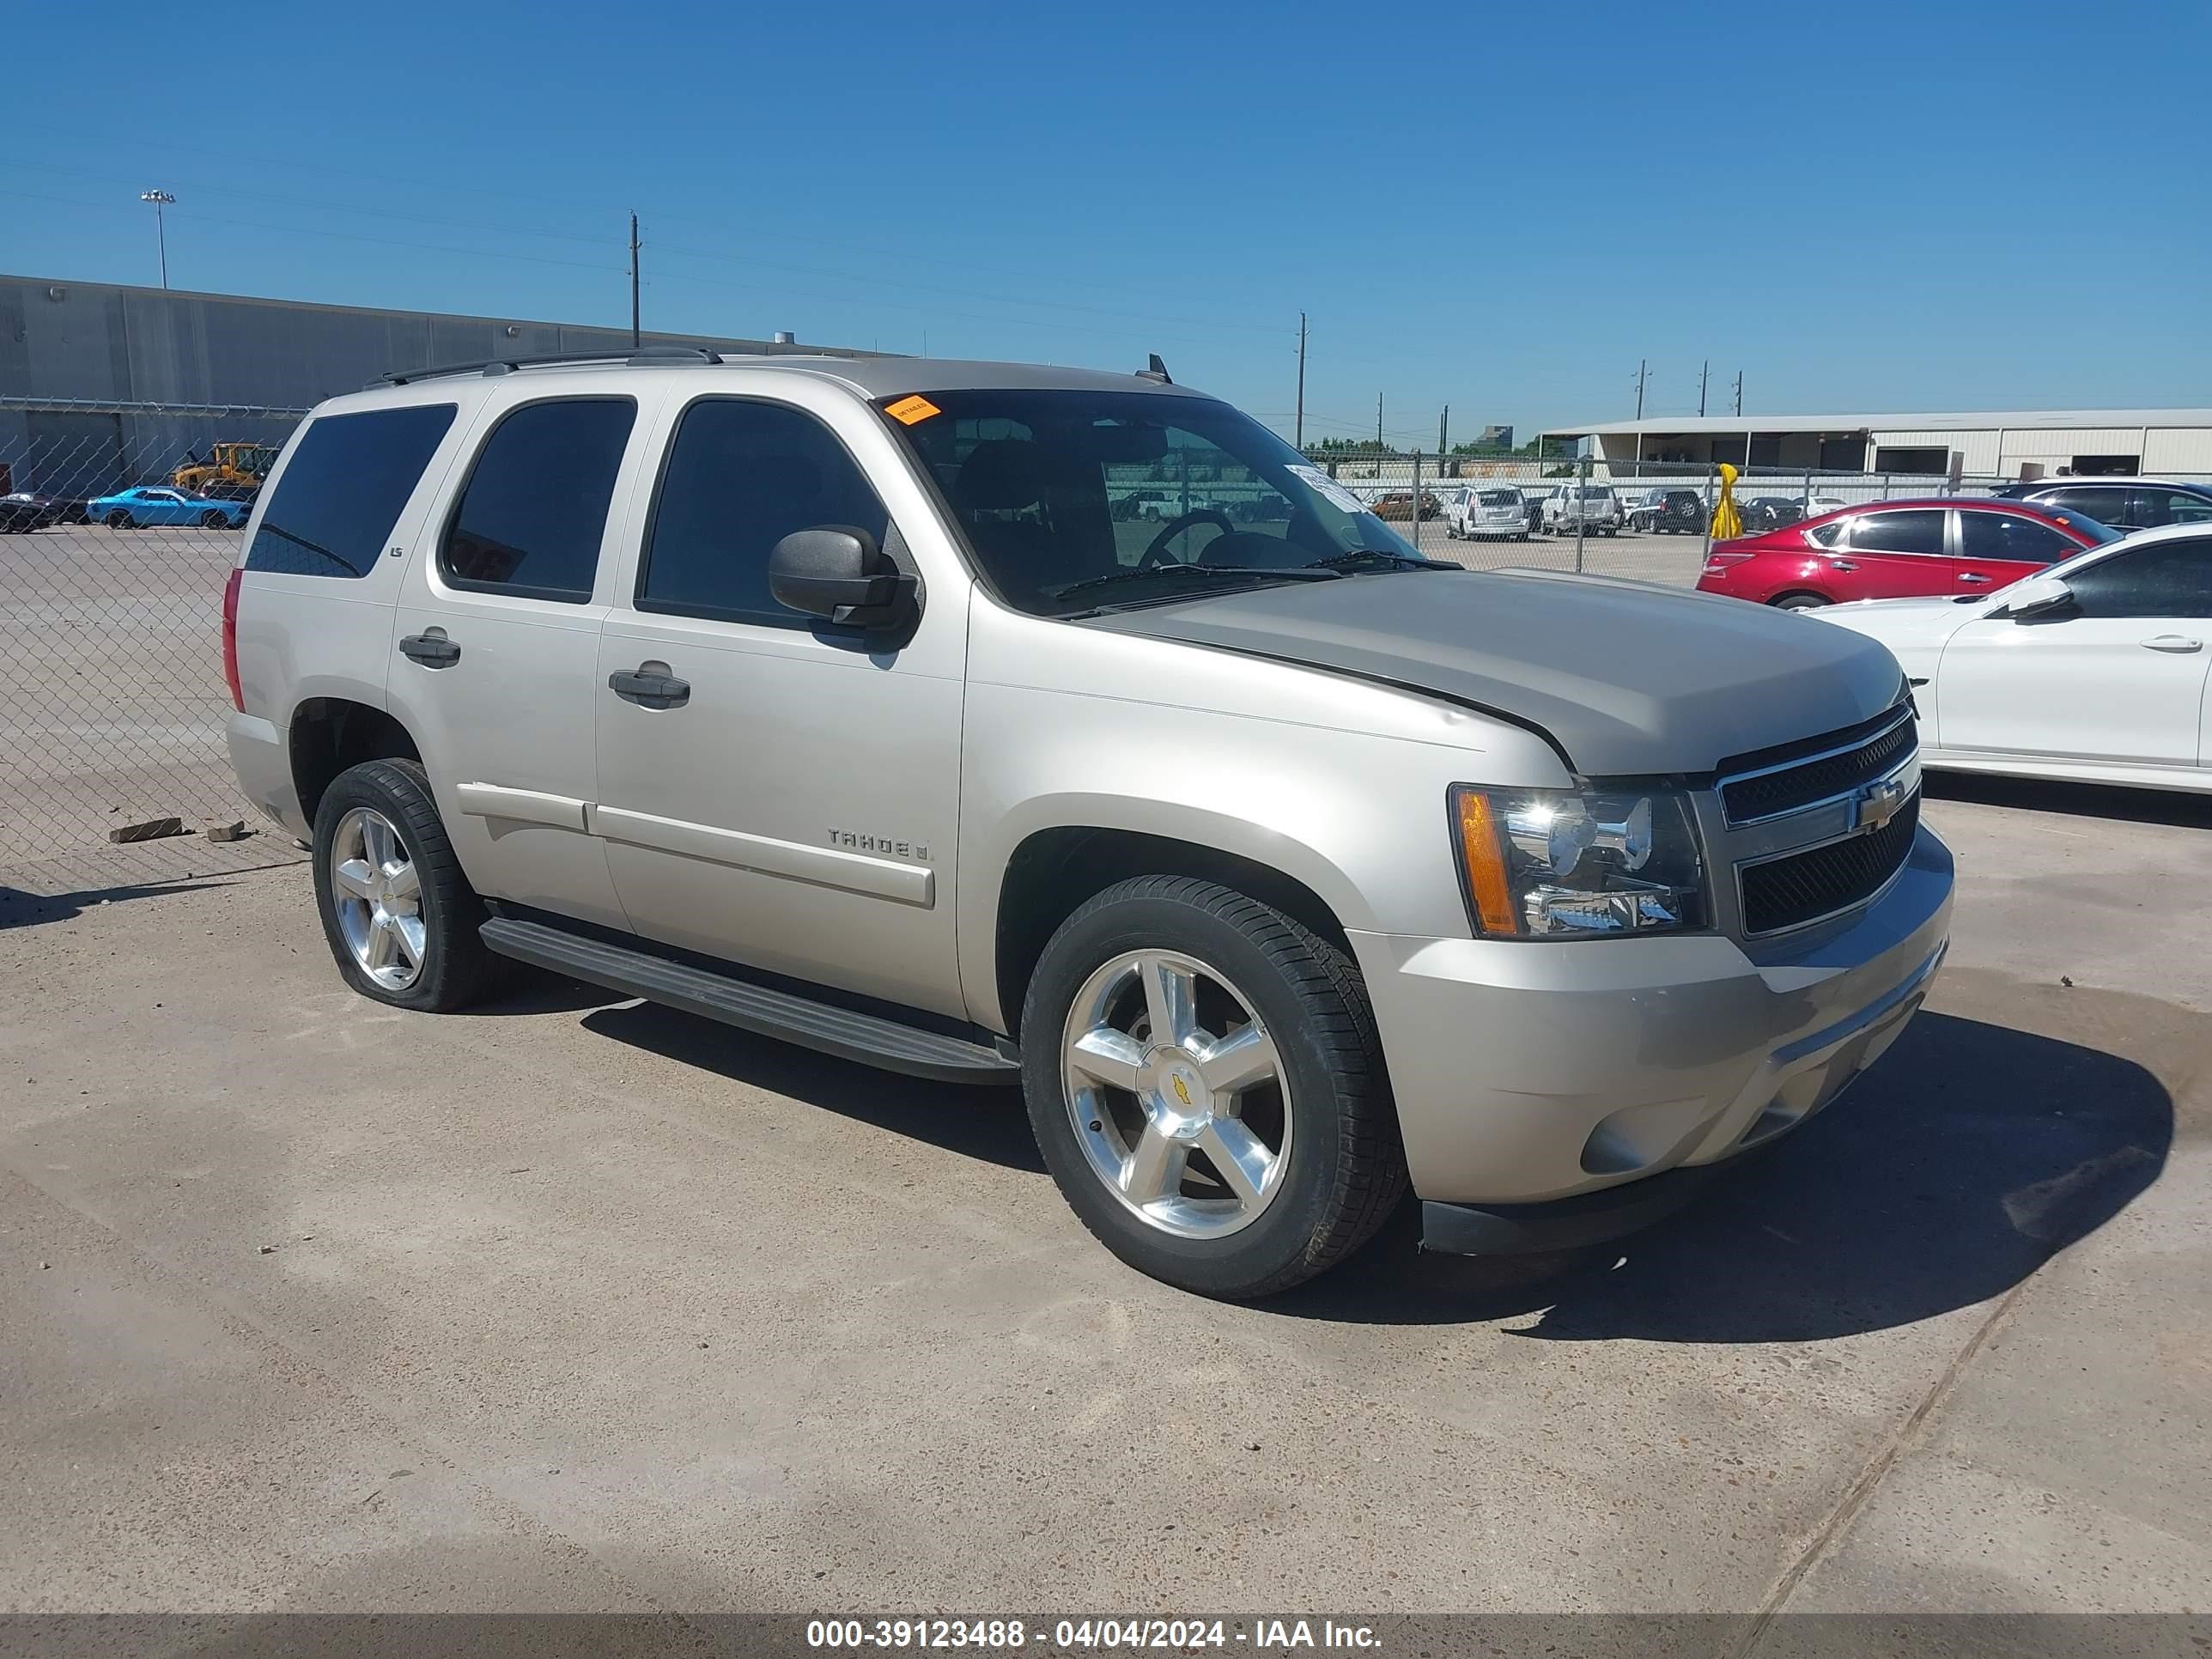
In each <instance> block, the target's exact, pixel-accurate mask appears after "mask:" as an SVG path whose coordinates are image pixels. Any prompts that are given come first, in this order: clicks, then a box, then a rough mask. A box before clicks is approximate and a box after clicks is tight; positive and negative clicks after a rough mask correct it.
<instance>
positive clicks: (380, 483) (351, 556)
mask: <svg viewBox="0 0 2212 1659" xmlns="http://www.w3.org/2000/svg"><path fill="white" fill-rule="evenodd" d="M454 412H455V405H453V404H413V405H411V406H410V407H408V408H405V409H372V410H363V411H362V413H360V414H358V415H325V416H322V417H321V418H319V419H318V420H316V421H313V422H310V423H309V425H308V427H307V430H306V431H305V432H304V433H302V434H301V435H300V442H299V447H297V448H295V449H294V450H293V452H292V459H290V460H289V461H288V462H286V463H285V465H284V477H283V479H282V480H281V481H279V483H277V485H276V494H275V495H271V496H270V498H269V505H268V506H267V507H264V508H263V509H262V513H261V525H260V527H259V528H258V530H256V531H255V532H254V533H253V544H252V546H251V547H249V548H247V549H246V568H247V569H248V570H272V571H276V572H279V573H281V574H284V575H288V576H366V575H367V574H368V573H369V572H370V571H371V570H373V569H374V568H376V561H377V558H378V556H380V554H381V553H382V552H383V551H384V544H385V543H386V540H387V539H388V538H390V537H391V534H392V526H394V525H396V524H398V522H399V514H400V513H401V512H402V510H403V509H404V508H405V507H406V505H407V498H408V497H409V496H410V495H413V494H414V493H415V484H416V480H418V479H419V478H421V477H422V469H423V468H424V467H425V466H426V465H428V464H429V460H430V457H431V456H432V455H433V454H434V453H436V451H437V447H438V444H439V441H440V440H441V439H442V438H444V437H445V435H446V432H447V428H450V427H451V426H452V425H453V415H454Z"/></svg>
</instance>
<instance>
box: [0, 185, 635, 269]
mask: <svg viewBox="0 0 2212 1659" xmlns="http://www.w3.org/2000/svg"><path fill="white" fill-rule="evenodd" d="M0 196H6V197H13V198H14V199H15V200H17V201H24V202H47V203H52V204H56V205H58V206H61V207H76V208H91V209H93V210H94V211H96V212H101V213H112V212H122V213H127V212H130V211H131V209H129V208H127V207H125V206H124V205H123V204H121V203H118V202H87V201H82V200H79V199H77V198H76V197H67V196H41V195H39V194H37V193H36V192H35V191H27V190H0ZM177 217H179V219H191V220H196V221H197V222H200V223H202V224H208V225H228V226H231V227H232V228H235V229H240V230H266V231H271V232H274V233H275V234H277V235H280V236H329V237H335V238H337V240H341V241H347V242H373V243H375V244H377V245H378V246H383V247H405V248H414V249H416V250H418V251H420V252H425V253H459V254H463V255H465V256H467V257H469V258H477V259H519V260H521V261H522V262H524V263H525V264H533V265H565V266H567V267H568V269H570V270H597V271H609V270H611V271H616V272H617V273H618V272H619V271H620V270H621V267H620V266H619V265H595V264H587V263H586V262H585V261H583V260H581V259H556V258H550V257H548V256H547V255H544V254H541V253H512V252H501V251H500V250H497V249H493V248H478V247H452V246H446V245H444V244H442V243H437V242H412V241H406V240H402V239H400V238H398V237H394V236H368V235H364V234H362V233H361V232H359V231H355V230H318V229H316V228H313V227H311V226H307V225H271V224H265V223H263V222H260V221H258V220H254V219H231V218H226V217H224V216H221V215H218V214H213V213H179V215H177Z"/></svg>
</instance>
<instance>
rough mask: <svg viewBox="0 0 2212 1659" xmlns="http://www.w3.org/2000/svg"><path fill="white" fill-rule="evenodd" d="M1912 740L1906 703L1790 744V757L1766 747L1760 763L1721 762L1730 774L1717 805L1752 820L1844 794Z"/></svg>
mask: <svg viewBox="0 0 2212 1659" xmlns="http://www.w3.org/2000/svg"><path fill="white" fill-rule="evenodd" d="M1918 742H1919V735H1918V730H1917V725H1916V723H1915V721H1914V720H1913V716H1912V709H1911V705H1909V704H1907V705H1904V706H1901V707H1899V708H1893V709H1891V710H1889V711H1888V712H1887V713H1886V714H1878V715H1876V716H1875V718H1874V719H1873V720H1869V721H1867V722H1865V723H1864V724H1863V725H1861V726H1856V727H1852V728H1849V729H1846V730H1844V731H1842V732H1831V733H1830V734H1828V735H1827V736H1826V737H1825V738H1810V739H1808V740H1807V741H1806V742H1805V743H1803V744H1793V745H1791V747H1792V748H1794V749H1796V750H1799V751H1800V752H1799V753H1797V754H1796V755H1794V756H1792V755H1790V754H1789V752H1788V751H1787V750H1781V751H1776V750H1768V751H1766V752H1767V753H1768V754H1769V755H1771V757H1772V758H1771V761H1770V762H1769V763H1768V764H1766V765H1765V766H1753V768H1752V769H1749V770H1742V769H1737V768H1738V767H1740V766H1741V763H1737V767H1731V766H1725V765H1724V766H1723V768H1722V771H1723V773H1724V774H1728V773H1731V772H1732V773H1733V775H1724V776H1723V778H1722V780H1721V786H1720V790H1721V808H1722V810H1723V811H1724V812H1726V813H1727V815H1728V821H1729V823H1731V824H1746V823H1758V822H1759V820H1761V819H1762V818H1771V817H1779V816H1780V815H1781V814H1783V813H1784V812H1795V811H1799V810H1801V809H1802V808H1804V807H1807V806H1810V805H1814V804H1816V803H1817V802H1820V801H1824V800H1832V799H1835V798H1836V797H1838V796H1839V795H1848V794H1850V793H1851V792H1852V791H1853V790H1855V789H1857V788H1858V787H1861V786H1862V785H1863V784H1867V783H1871V782H1872V781H1874V780H1875V779H1876V778H1879V777H1882V776H1885V775H1887V774H1888V773H1889V772H1891V771H1892V770H1893V769H1895V768H1896V766H1897V764H1898V763H1899V762H1900V761H1902V760H1903V759H1904V758H1905V757H1906V756H1907V755H1909V754H1911V752H1912V750H1914V749H1915V748H1917V746H1918ZM1744 758H1745V760H1746V761H1752V762H1756V761H1757V760H1759V758H1760V757H1759V756H1756V755H1753V756H1747V757H1744Z"/></svg>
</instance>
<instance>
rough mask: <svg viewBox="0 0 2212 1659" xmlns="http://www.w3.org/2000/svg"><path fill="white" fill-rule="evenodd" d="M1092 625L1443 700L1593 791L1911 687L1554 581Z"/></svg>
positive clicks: (1433, 579)
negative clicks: (1502, 725) (1558, 755)
mask: <svg viewBox="0 0 2212 1659" xmlns="http://www.w3.org/2000/svg"><path fill="white" fill-rule="evenodd" d="M1083 625H1084V626H1086V627H1091V628H1099V629H1110V630H1113V631H1115V632H1118V633H1124V634H1139V635H1146V636H1149V637H1151V638H1154V639H1166V640H1180V641H1184V642H1186V643H1188V644H1191V645H1201V646H1212V647H1216V648H1218V649H1220V650H1225V651H1241V652H1245V653H1250V654H1252V655H1255V656H1261V657H1270V658H1274V659H1279V660H1285V661H1291V662H1298V663H1305V664H1310V665H1312V666H1314V667H1316V668H1323V669H1328V670H1332V671H1335V672H1338V673H1344V674H1351V675H1355V676H1357V677H1358V678H1363V679H1370V680H1378V681H1383V682H1387V683H1389V684H1398V685H1403V686H1407V687H1409V688H1412V689H1413V690H1425V691H1429V692H1433V693H1434V694H1436V695H1437V696H1441V697H1443V698H1446V699H1449V701H1451V702H1459V703H1465V704H1473V705H1474V706H1477V707H1479V708H1485V709H1489V710H1492V711H1494V712H1496V713H1498V714H1503V715H1505V716H1507V717H1508V718H1510V719H1512V720H1516V721H1517V722H1519V723H1522V724H1525V725H1530V726H1536V727H1538V728H1540V729H1541V731H1543V732H1545V733H1546V734H1547V736H1548V737H1550V738H1551V739H1552V740H1553V743H1554V744H1557V745H1558V746H1559V748H1560V749H1561V750H1564V751H1565V754H1566V756H1567V757H1568V760H1569V763H1570V764H1571V766H1572V767H1573V769H1575V770H1577V771H1578V772H1580V773H1582V774H1583V775H1586V776H1590V777H1607V776H1623V775H1633V774H1638V773H1647V772H1707V771H1711V769H1713V768H1714V767H1715V766H1717V764H1718V763H1720V762H1721V761H1723V759H1726V758H1728V757H1732V756H1735V755H1743V754H1748V753H1750V752H1751V751H1752V750H1758V749H1766V748H1771V747H1772V746H1773V745H1775V744H1783V743H1790V742H1795V741H1796V739H1798V738H1808V737H1813V736H1816V735H1818V734H1820V733H1821V732H1832V731H1834V730H1836V729H1837V728H1838V727H1840V726H1852V725H1856V724H1857V722H1859V721H1861V720H1868V719H1871V718H1872V717H1873V716H1874V715H1875V714H1880V713H1881V711H1882V710H1883V709H1885V708H1888V707H1889V706H1890V705H1891V704H1892V703H1893V702H1896V701H1897V696H1898V693H1899V690H1901V689H1902V687H1903V683H1904V676H1903V674H1902V673H1901V672H1900V671H1899V668H1898V665H1897V659H1895V658H1894V657H1893V656H1891V655H1890V653H1889V652H1888V651H1887V649H1885V648H1884V647H1882V646H1881V645H1880V644H1878V643H1876V642H1875V641H1872V640H1869V639H1868V638H1865V637H1864V636H1863V635H1858V634H1856V633H1854V632H1852V631H1851V630H1850V629H1843V628H1836V627H1832V626H1831V625H1830V624H1828V623H1824V622H1820V621H1817V620H1815V619H1814V617H1813V616H1811V615H1801V614H1798V613H1795V612H1791V611H1774V610H1771V609H1769V608H1768V607H1766V606H1765V605H1748V604H1746V603H1745V602H1744V601H1743V600H1741V599H1723V598H1718V597H1716V596H1713V595H1711V594H1705V593H1696V592H1686V591H1685V590H1682V589H1680V588H1668V587H1656V586H1650V584H1647V583H1644V582H1631V581H1620V580H1613V579H1610V578H1607V577H1599V576H1571V575H1565V574H1553V573H1550V572H1545V571H1496V572H1481V573H1474V572H1469V573H1467V574H1441V573H1440V574H1425V573H1419V572H1401V573H1397V574H1385V575H1367V576H1355V577H1352V578H1349V579H1347V580H1343V581H1340V582H1310V583H1308V582H1298V583H1286V584H1285V585H1284V586H1280V587H1267V588H1260V589H1257V590H1255V591H1253V592H1237V593H1224V594H1218V595H1215V596H1213V597H1211V598H1208V599H1200V600H1196V601H1179V602H1178V603H1176V604H1174V605H1158V606H1152V607H1149V608H1146V609H1142V610H1137V611H1120V612H1115V613H1109V614H1108V615H1106V616H1103V617H1095V618H1092V619H1091V620H1090V621H1088V622H1086V623H1084V624H1083Z"/></svg>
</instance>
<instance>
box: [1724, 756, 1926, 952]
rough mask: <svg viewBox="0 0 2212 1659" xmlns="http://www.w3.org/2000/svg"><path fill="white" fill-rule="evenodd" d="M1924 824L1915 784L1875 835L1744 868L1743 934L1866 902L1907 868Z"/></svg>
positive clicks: (1776, 928) (1739, 874)
mask: <svg viewBox="0 0 2212 1659" xmlns="http://www.w3.org/2000/svg"><path fill="white" fill-rule="evenodd" d="M1919 823H1920V792H1919V790H1918V789H1917V788H1916V789H1915V790H1914V791H1913V792H1912V794H1911V797H1910V799H1907V800H1906V801H1905V805H1903V806H1901V807H1899V809H1898V811H1897V815H1896V816H1895V817H1893V818H1891V819H1890V821H1889V822H1888V823H1886V824H1884V825H1882V827H1881V829H1876V830H1874V831H1873V832H1872V833H1870V834H1867V835H1859V836H1846V837H1845V838H1844V839H1843V840H1841V841H1832V842H1827V843H1826V845H1824V846H1820V847H1815V848H1811V849H1809V850H1808V851H1806V852H1802V853H1790V854H1784V855H1783V856H1782V857H1780V858H1773V859H1767V860H1763V861H1762V862H1760V863H1757V864H1747V865H1742V866H1739V867H1738V869H1737V871H1736V880H1737V884H1738V889H1739V892H1740V895H1741V900H1742V903H1743V930H1744V932H1745V933H1747V934H1759V933H1779V932H1780V931H1781V930H1782V929H1784V928H1785V927H1800V926H1802V925H1803V924H1804V923H1806V922H1808V921H1819V920H1820V918H1821V917H1822V916H1829V915H1835V914H1836V913H1837V912H1838V911H1839V910H1847V909H1849V908H1850V907H1851V906H1852V905H1854V904H1861V903H1863V902H1866V901H1867V900H1868V899H1870V898H1872V897H1873V896H1875V894H1876V893H1878V892H1880V891H1881V890H1882V889H1883V888H1884V887H1885V886H1887V884H1888V883H1889V878H1891V877H1892V876H1894V875H1895V874H1896V873H1897V872H1898V871H1899V870H1900V869H1902V868H1903V867H1904V865H1905V857H1906V855H1907V854H1910V853H1911V850H1912V836H1913V832H1914V831H1915V830H1916V829H1917V828H1918V827H1919Z"/></svg>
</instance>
